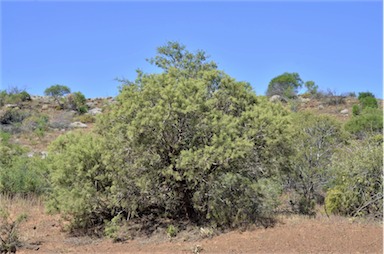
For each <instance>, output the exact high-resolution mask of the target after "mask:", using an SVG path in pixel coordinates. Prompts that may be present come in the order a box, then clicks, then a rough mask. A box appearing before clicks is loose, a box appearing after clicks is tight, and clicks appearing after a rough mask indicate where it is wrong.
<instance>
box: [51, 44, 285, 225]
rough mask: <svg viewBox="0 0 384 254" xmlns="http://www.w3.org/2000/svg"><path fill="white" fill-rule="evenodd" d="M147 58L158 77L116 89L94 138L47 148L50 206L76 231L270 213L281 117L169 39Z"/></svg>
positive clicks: (141, 77)
mask: <svg viewBox="0 0 384 254" xmlns="http://www.w3.org/2000/svg"><path fill="white" fill-rule="evenodd" d="M169 54H171V55H169ZM173 54H176V55H173ZM152 60H153V62H154V63H156V64H157V65H158V66H159V67H161V68H163V69H164V72H163V73H160V74H144V73H142V72H139V73H138V77H137V79H136V80H135V81H134V82H126V83H125V84H123V86H122V88H121V93H120V95H119V96H118V97H117V102H116V103H115V104H113V105H111V107H110V109H108V110H106V111H105V113H104V114H103V115H102V116H101V117H100V118H99V119H98V121H97V124H96V129H97V133H98V135H96V134H89V135H84V134H75V133H72V134H68V135H65V136H62V137H60V138H59V139H58V140H57V141H55V142H54V143H53V144H52V146H51V149H50V155H49V158H50V159H49V160H50V161H51V164H50V165H51V172H52V173H51V176H52V178H51V179H52V186H53V190H52V196H51V197H52V199H51V200H52V202H51V206H52V207H55V208H57V209H58V210H59V211H61V212H63V213H64V214H65V215H68V216H69V217H70V218H71V221H72V222H73V223H72V225H75V226H77V227H82V228H87V227H90V226H92V225H95V224H103V223H105V222H108V221H110V220H111V219H112V217H115V216H123V217H125V218H132V217H141V218H142V217H146V216H148V215H151V216H155V217H156V218H165V217H166V218H170V219H174V220H189V221H191V222H195V223H212V224H214V225H217V226H224V227H228V226H238V225H242V224H244V223H253V222H255V220H256V219H261V218H264V217H270V216H272V210H273V208H274V207H275V206H276V202H275V200H277V198H276V195H277V194H278V193H279V190H280V187H278V186H279V185H278V184H276V182H277V180H275V179H277V176H278V175H279V174H280V172H281V171H283V170H285V169H287V159H288V156H289V154H290V148H289V140H290V133H291V131H290V128H289V124H290V117H289V115H288V112H287V111H286V110H285V109H284V108H283V107H282V106H281V105H279V104H272V103H269V102H268V100H267V99H266V98H259V97H257V96H256V95H255V94H254V92H253V91H252V89H251V87H250V85H249V84H247V83H245V82H237V81H236V80H234V79H233V78H231V77H229V76H228V75H226V74H225V73H223V72H221V71H219V70H217V69H216V68H215V64H212V63H207V62H206V61H205V56H204V54H203V53H202V52H198V53H197V54H196V55H194V54H192V53H189V52H188V51H186V50H185V48H184V47H183V46H181V45H179V44H176V43H170V44H168V45H167V46H165V47H161V48H159V55H158V56H157V57H156V58H155V59H152ZM100 137H103V139H102V140H103V141H100Z"/></svg>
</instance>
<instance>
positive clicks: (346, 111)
mask: <svg viewBox="0 0 384 254" xmlns="http://www.w3.org/2000/svg"><path fill="white" fill-rule="evenodd" d="M348 113H349V111H348V109H343V110H342V111H340V114H343V115H348Z"/></svg>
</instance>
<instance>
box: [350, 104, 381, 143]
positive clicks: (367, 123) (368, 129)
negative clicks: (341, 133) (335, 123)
mask: <svg viewBox="0 0 384 254" xmlns="http://www.w3.org/2000/svg"><path fill="white" fill-rule="evenodd" d="M345 130H347V131H348V132H350V133H352V134H355V135H356V136H358V137H362V136H364V135H366V134H367V133H368V134H369V133H372V132H373V133H381V132H382V131H383V111H382V110H380V109H377V108H365V109H364V110H362V111H361V112H360V114H359V115H357V116H354V117H352V118H351V119H350V120H349V121H348V122H347V123H346V124H345Z"/></svg>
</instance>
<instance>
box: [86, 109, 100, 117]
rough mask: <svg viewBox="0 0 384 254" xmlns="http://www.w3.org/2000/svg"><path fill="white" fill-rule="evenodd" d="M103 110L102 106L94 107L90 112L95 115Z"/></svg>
mask: <svg viewBox="0 0 384 254" xmlns="http://www.w3.org/2000/svg"><path fill="white" fill-rule="evenodd" d="M102 111H103V110H102V109H101V108H93V109H91V110H89V111H88V114H90V115H92V116H95V115H98V114H101V113H102Z"/></svg>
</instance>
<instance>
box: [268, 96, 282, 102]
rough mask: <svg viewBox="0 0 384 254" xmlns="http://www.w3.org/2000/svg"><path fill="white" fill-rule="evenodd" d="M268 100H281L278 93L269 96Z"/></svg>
mask: <svg viewBox="0 0 384 254" xmlns="http://www.w3.org/2000/svg"><path fill="white" fill-rule="evenodd" d="M269 101H270V102H276V101H281V96H280V95H272V96H271V98H269Z"/></svg>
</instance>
